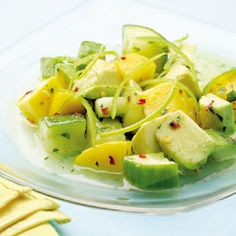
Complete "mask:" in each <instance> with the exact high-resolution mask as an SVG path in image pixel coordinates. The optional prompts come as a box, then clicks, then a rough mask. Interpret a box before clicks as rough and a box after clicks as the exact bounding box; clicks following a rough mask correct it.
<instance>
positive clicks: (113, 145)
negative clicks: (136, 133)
mask: <svg viewBox="0 0 236 236" xmlns="http://www.w3.org/2000/svg"><path fill="white" fill-rule="evenodd" d="M130 153H131V142H129V141H116V142H108V143H103V144H100V145H96V146H94V147H91V148H89V149H86V150H85V151H83V152H82V153H81V154H80V155H79V156H78V157H77V158H76V159H75V163H74V164H75V165H78V166H81V167H87V168H92V169H94V170H98V171H104V172H118V173H121V172H123V158H124V157H125V156H127V155H129V154H130Z"/></svg>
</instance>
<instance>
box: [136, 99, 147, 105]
mask: <svg viewBox="0 0 236 236" xmlns="http://www.w3.org/2000/svg"><path fill="white" fill-rule="evenodd" d="M145 103H146V99H145V98H140V99H139V100H138V102H137V104H138V105H144V104H145Z"/></svg>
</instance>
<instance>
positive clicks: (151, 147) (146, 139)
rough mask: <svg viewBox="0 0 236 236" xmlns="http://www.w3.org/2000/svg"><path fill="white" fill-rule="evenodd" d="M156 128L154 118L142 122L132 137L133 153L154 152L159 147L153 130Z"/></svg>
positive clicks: (158, 149) (156, 124)
mask: <svg viewBox="0 0 236 236" xmlns="http://www.w3.org/2000/svg"><path fill="white" fill-rule="evenodd" d="M157 128H158V123H157V122H156V120H152V121H149V122H147V123H145V124H143V125H142V126H141V127H140V128H139V130H138V131H137V133H136V134H135V135H134V137H133V139H132V143H131V146H132V150H133V152H134V153H135V154H140V153H156V152H159V151H160V147H159V145H158V143H157V141H156V138H155V132H156V130H157Z"/></svg>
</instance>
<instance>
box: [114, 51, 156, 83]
mask: <svg viewBox="0 0 236 236" xmlns="http://www.w3.org/2000/svg"><path fill="white" fill-rule="evenodd" d="M144 63H146V64H145V66H144V67H143V68H142V69H139V67H140V66H142V65H143V64H144ZM115 65H116V66H117V69H118V71H119V72H120V74H121V77H122V79H125V78H126V77H127V76H128V75H130V74H131V73H134V72H135V70H137V72H135V73H134V75H133V76H132V79H133V80H135V81H137V82H140V81H143V80H148V79H153V78H154V75H155V70H156V65H155V63H154V62H153V61H151V60H149V59H147V58H146V57H144V56H141V55H139V54H136V53H130V54H126V55H124V56H122V57H121V58H120V59H119V60H117V61H115Z"/></svg>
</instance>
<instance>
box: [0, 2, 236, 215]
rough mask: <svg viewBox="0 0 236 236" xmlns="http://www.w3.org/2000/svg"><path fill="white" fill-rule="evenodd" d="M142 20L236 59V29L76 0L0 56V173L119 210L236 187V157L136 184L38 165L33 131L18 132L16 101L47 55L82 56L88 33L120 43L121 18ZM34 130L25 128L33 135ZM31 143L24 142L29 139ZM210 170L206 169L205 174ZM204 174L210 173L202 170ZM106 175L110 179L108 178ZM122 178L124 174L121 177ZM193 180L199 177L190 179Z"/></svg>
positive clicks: (153, 209)
mask: <svg viewBox="0 0 236 236" xmlns="http://www.w3.org/2000/svg"><path fill="white" fill-rule="evenodd" d="M127 23H129V24H141V25H145V26H149V27H152V28H154V29H156V30H157V31H159V32H161V33H162V34H163V35H165V36H166V37H167V38H168V39H170V40H172V39H176V38H179V37H182V36H183V35H185V34H187V33H189V35H190V38H189V41H190V42H192V43H195V44H197V45H198V46H199V48H200V49H201V50H202V51H204V52H207V53H209V54H210V53H213V54H214V55H217V57H218V56H219V57H225V58H227V60H229V61H232V62H235V61H236V55H235V52H236V44H235V42H236V35H235V34H233V33H230V32H227V31H225V30H222V29H218V28H216V27H212V26H209V25H206V24H203V23H201V22H198V21H195V20H193V19H189V18H186V17H182V16H179V15H176V14H173V13H171V12H168V11H164V10H160V9H157V8H155V7H154V6H153V5H149V4H148V3H145V2H139V1H135V0H133V1H132V0H131V1H124V0H119V1H116V0H109V1H106V0H101V1H81V2H79V4H78V6H77V7H75V8H73V9H71V10H69V11H67V12H66V13H65V14H63V15H61V16H60V17H57V18H56V19H54V20H53V21H51V22H50V23H49V24H47V25H45V26H43V27H42V28H40V29H38V30H37V31H35V32H32V33H31V34H30V35H28V36H27V37H26V38H24V39H22V40H21V41H20V42H18V43H16V44H14V45H12V46H11V47H10V48H8V49H7V50H5V51H2V53H1V55H0V72H1V73H0V74H1V79H0V80H1V86H0V109H1V114H0V147H1V148H0V162H1V163H2V165H4V166H2V165H1V171H0V174H1V175H3V176H5V177H7V178H10V179H12V180H14V181H16V182H19V183H22V184H25V185H28V186H31V187H33V188H34V189H35V190H38V191H40V192H42V193H45V194H48V195H51V196H54V197H57V198H60V199H63V200H66V201H71V202H74V203H78V204H84V205H88V206H93V207H99V208H108V209H113V210H123V211H135V212H146V213H160V214H164V213H176V212H179V211H184V210H187V209H193V208H196V207H199V206H203V205H206V204H209V203H212V202H214V201H216V200H219V199H222V198H224V197H227V196H230V195H231V194H234V193H235V192H236V171H235V168H234V166H235V165H234V161H231V160H229V161H226V162H222V164H221V165H218V166H217V165H212V166H211V167H210V172H211V173H212V174H211V175H210V176H208V177H207V178H202V176H200V178H197V181H196V179H192V178H190V179H189V180H188V179H187V180H186V183H188V184H184V185H182V186H181V187H180V188H179V189H172V190H166V191H155V192H148V191H137V190H135V189H127V188H122V187H119V180H118V181H117V186H115V187H111V186H109V184H98V182H96V181H87V180H85V179H83V178H80V177H78V180H76V179H75V178H74V179H67V178H65V177H63V176H62V175H60V176H59V175H55V174H53V173H51V172H49V171H46V170H45V169H43V168H41V167H39V166H36V165H34V164H33V162H34V159H36V156H37V150H34V149H33V148H32V147H33V146H32V145H34V141H33V139H32V138H26V137H24V136H21V135H20V129H21V128H22V125H19V123H20V122H19V115H17V114H18V113H19V111H18V110H17V108H16V101H17V99H18V98H19V97H20V96H21V95H22V93H23V92H24V91H26V90H27V89H30V88H32V87H34V85H35V84H36V83H38V76H39V59H40V57H41V56H56V55H63V54H65V55H76V51H77V49H78V47H79V44H80V42H81V41H83V40H94V41H100V42H103V43H105V44H107V45H110V46H112V47H113V46H117V45H119V44H120V43H121V27H122V25H123V24H127ZM27 132H29V135H30V129H27V128H26V129H25V133H26V135H27ZM26 141H27V142H28V143H27V144H25V142H26ZM205 174H206V173H205ZM202 175H204V173H203V174H202ZM109 178H110V177H109V176H107V179H106V180H107V182H109ZM118 179H119V178H118ZM193 182H195V183H194V184H192V183H193Z"/></svg>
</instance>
